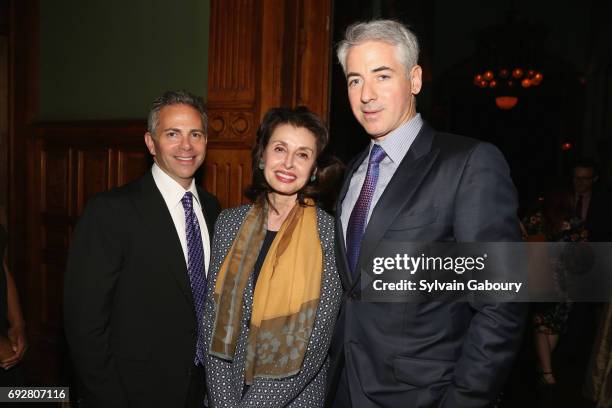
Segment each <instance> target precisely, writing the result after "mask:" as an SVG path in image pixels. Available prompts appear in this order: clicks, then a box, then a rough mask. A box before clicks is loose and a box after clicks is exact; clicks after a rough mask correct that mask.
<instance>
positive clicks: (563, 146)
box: [561, 142, 573, 152]
mask: <svg viewBox="0 0 612 408" xmlns="http://www.w3.org/2000/svg"><path fill="white" fill-rule="evenodd" d="M572 147H573V146H572V144H571V143H570V142H565V143H563V144H561V150H564V151H566V152H567V151H568V150H571V149H572Z"/></svg>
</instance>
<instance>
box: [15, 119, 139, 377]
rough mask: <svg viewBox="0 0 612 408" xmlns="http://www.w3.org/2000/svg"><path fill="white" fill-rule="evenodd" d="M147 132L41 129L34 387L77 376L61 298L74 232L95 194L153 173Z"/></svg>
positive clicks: (36, 160) (29, 310) (33, 217)
mask: <svg viewBox="0 0 612 408" xmlns="http://www.w3.org/2000/svg"><path fill="white" fill-rule="evenodd" d="M144 129H145V124H144V123H140V122H139V123H137V124H129V123H128V124H118V123H112V122H109V123H61V124H43V125H40V126H38V127H37V128H36V129H35V132H34V142H33V149H32V151H31V157H32V158H33V160H32V162H33V167H34V169H33V173H32V174H33V176H34V177H32V183H33V184H32V191H33V194H32V197H30V199H31V200H32V205H31V209H30V210H29V212H30V217H29V218H28V241H29V243H30V248H29V254H30V257H29V259H28V276H29V278H28V280H27V290H26V293H27V295H28V296H27V298H28V302H27V304H26V318H27V321H28V327H29V334H30V341H31V344H32V347H31V349H30V351H29V353H28V363H29V364H28V365H29V367H30V369H29V370H28V372H29V376H30V380H31V381H33V382H36V383H41V384H57V383H59V382H61V381H62V378H63V377H62V373H69V372H70V371H71V368H70V363H69V361H68V356H67V355H66V354H65V352H64V353H62V350H65V348H66V346H65V344H64V340H63V326H62V297H63V277H64V269H65V267H66V260H67V255H68V248H69V245H70V239H71V236H72V230H73V228H74V225H75V223H76V221H77V219H78V217H79V216H80V215H81V213H82V212H83V210H84V207H85V204H86V202H87V200H88V199H89V198H91V196H93V195H95V194H97V193H99V192H101V191H105V190H107V189H109V188H112V187H115V186H117V185H121V184H125V183H127V182H129V181H131V180H134V179H136V178H138V177H140V176H142V175H143V174H144V172H145V171H146V170H147V169H148V167H149V163H150V161H149V159H148V152H147V151H146V148H145V146H144V142H143V137H142V135H143V134H144ZM64 375H65V374H64Z"/></svg>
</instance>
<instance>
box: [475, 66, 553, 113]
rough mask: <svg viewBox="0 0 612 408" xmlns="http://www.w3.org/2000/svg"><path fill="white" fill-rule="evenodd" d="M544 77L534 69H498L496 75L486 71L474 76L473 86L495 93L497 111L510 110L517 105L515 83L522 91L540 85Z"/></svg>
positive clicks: (491, 71)
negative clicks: (518, 84)
mask: <svg viewBox="0 0 612 408" xmlns="http://www.w3.org/2000/svg"><path fill="white" fill-rule="evenodd" d="M543 79H544V75H542V73H541V72H538V71H536V70H534V69H529V70H525V69H523V68H521V67H514V68H513V69H508V68H500V69H499V70H498V71H497V75H496V74H495V73H494V71H493V70H486V71H484V72H482V73H477V74H476V75H474V85H476V86H477V87H479V88H483V89H491V90H494V91H495V95H496V96H495V104H496V105H497V107H498V108H499V109H502V110H510V109H512V108H514V107H515V106H516V104H517V103H518V96H517V92H516V90H515V89H514V88H516V87H517V85H516V84H517V83H520V86H521V87H522V88H524V89H527V88H531V87H536V86H538V85H540V83H541V82H542V80H543Z"/></svg>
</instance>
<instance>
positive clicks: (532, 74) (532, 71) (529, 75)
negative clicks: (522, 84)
mask: <svg viewBox="0 0 612 408" xmlns="http://www.w3.org/2000/svg"><path fill="white" fill-rule="evenodd" d="M527 76H528V77H529V78H533V77H534V76H535V71H534V70H533V69H530V70H529V71H527Z"/></svg>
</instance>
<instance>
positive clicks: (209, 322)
mask: <svg viewBox="0 0 612 408" xmlns="http://www.w3.org/2000/svg"><path fill="white" fill-rule="evenodd" d="M328 140H329V135H328V132H327V129H326V127H325V125H324V124H323V122H322V121H321V120H320V119H319V118H318V117H317V116H316V115H314V114H313V113H311V112H309V111H308V110H307V109H305V108H298V109H296V110H290V109H284V108H275V109H271V110H270V111H269V112H268V113H267V114H266V116H265V117H264V120H263V122H262V124H261V125H260V127H259V129H258V131H257V143H256V145H255V147H254V149H253V153H252V159H253V180H252V185H251V187H250V189H249V191H248V192H247V195H248V196H249V198H251V199H252V200H253V204H251V205H244V206H241V207H237V208H233V209H229V210H225V211H223V212H222V213H221V215H220V216H219V219H218V220H217V223H216V225H215V234H214V240H213V246H212V259H211V266H210V271H209V275H208V290H207V300H206V307H205V312H204V316H205V317H204V325H205V333H206V344H207V345H208V346H209V350H208V354H207V359H206V381H207V386H208V395H209V404H210V406H211V407H254V406H257V407H259V406H266V407H285V406H291V407H321V406H323V401H324V394H325V383H326V375H327V368H328V364H329V362H328V356H327V354H328V349H329V346H330V341H331V335H332V331H333V328H334V323H335V320H336V316H337V312H338V308H339V305H340V298H341V293H342V289H341V284H340V279H339V276H338V272H337V269H336V263H335V257H334V245H333V237H334V220H333V217H332V216H330V215H329V214H327V213H326V212H325V211H324V210H323V209H321V208H320V207H319V206H318V205H317V203H318V200H319V199H320V198H321V196H322V194H323V193H324V192H325V191H327V189H328V188H329V187H330V185H333V181H335V180H338V179H339V171H338V170H339V165H338V164H337V163H338V162H336V161H334V160H330V161H328V162H327V163H324V162H323V159H322V156H321V152H322V151H323V150H324V149H325V147H326V145H327V143H328Z"/></svg>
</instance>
